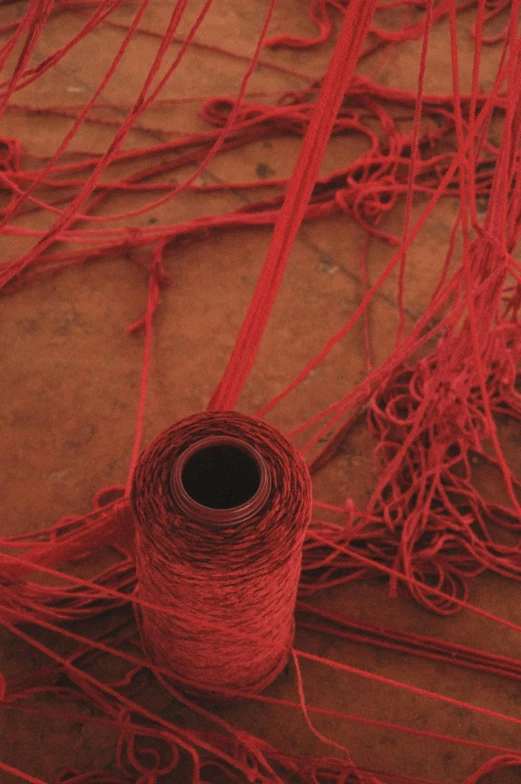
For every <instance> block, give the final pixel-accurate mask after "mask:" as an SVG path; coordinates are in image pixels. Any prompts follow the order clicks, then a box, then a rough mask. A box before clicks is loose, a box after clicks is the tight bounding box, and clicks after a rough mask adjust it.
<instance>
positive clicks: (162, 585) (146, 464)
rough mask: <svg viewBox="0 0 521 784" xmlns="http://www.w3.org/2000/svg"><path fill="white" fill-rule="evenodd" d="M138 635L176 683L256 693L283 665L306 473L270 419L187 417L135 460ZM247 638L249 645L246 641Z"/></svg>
mask: <svg viewBox="0 0 521 784" xmlns="http://www.w3.org/2000/svg"><path fill="white" fill-rule="evenodd" d="M131 503H132V508H133V512H134V519H135V526H136V570H137V576H138V585H139V597H140V598H141V599H143V600H145V601H146V602H147V603H151V604H154V605H160V606H161V607H165V608H166V609H167V612H163V611H161V610H159V609H158V610H156V609H151V608H148V607H144V606H141V607H139V608H138V610H137V613H138V622H139V626H140V631H141V636H142V641H143V645H144V647H145V649H146V650H147V653H148V655H149V657H150V659H151V661H152V662H153V663H155V664H156V665H157V666H160V667H162V668H163V667H164V668H166V669H168V670H169V671H170V672H171V673H172V677H173V678H174V679H175V681H176V683H177V684H178V685H179V686H181V687H182V688H184V689H185V690H187V691H189V692H191V693H195V694H198V695H201V696H207V697H212V698H215V697H217V698H222V697H229V696H231V695H232V694H233V692H235V691H249V692H258V691H261V690H262V689H264V688H265V687H266V686H267V685H268V684H269V683H271V681H272V680H273V679H274V678H276V677H277V675H278V674H279V673H280V672H281V670H282V669H283V668H284V666H285V664H286V661H287V657H288V651H289V648H290V647H291V644H292V641H293V635H294V629H295V623H294V610H295V603H296V597H297V588H298V582H299V577H300V570H301V560H302V547H303V543H304V538H305V535H306V531H307V527H308V524H309V520H310V516H311V479H310V476H309V472H308V469H307V467H306V464H305V462H304V460H303V459H302V457H301V455H300V454H299V452H298V451H297V449H296V448H295V447H294V446H293V444H292V443H291V442H289V441H288V440H287V439H286V438H285V436H283V435H282V434H281V433H280V432H279V431H278V430H276V429H275V428H274V427H272V426H271V425H268V424H267V423H265V422H262V421H260V420H258V419H253V418H252V417H249V416H246V415H244V414H239V413H237V412H209V413H204V414H199V415H196V416H191V417H188V418H187V419H184V420H182V421H180V422H178V423H177V424H175V425H173V426H172V427H170V428H169V429H167V430H165V431H164V432H163V433H161V434H160V435H159V436H158V437H157V438H156V439H155V440H154V441H153V442H152V444H151V445H150V446H149V447H148V448H147V449H146V450H145V452H144V453H143V454H142V456H141V458H140V460H139V463H138V465H137V467H136V470H135V473H134V477H133V482H132V489H131ZM257 641H258V642H257Z"/></svg>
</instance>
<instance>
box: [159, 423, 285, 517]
mask: <svg viewBox="0 0 521 784" xmlns="http://www.w3.org/2000/svg"><path fill="white" fill-rule="evenodd" d="M171 489H172V494H173V496H174V499H175V500H176V502H177V503H178V504H179V506H180V507H181V509H182V510H183V511H184V512H185V514H187V515H188V516H192V517H195V518H196V519H199V520H209V521H211V520H213V521H229V522H233V521H239V520H243V519H246V518H248V517H251V516H252V515H254V514H256V513H257V512H258V511H259V510H260V509H261V507H262V506H263V505H264V503H265V502H266V500H267V498H268V495H269V491H270V480H269V474H268V471H267V468H266V464H265V462H264V460H263V458H262V457H261V456H260V455H259V453H258V452H257V451H256V450H255V449H253V447H251V446H250V445H249V444H247V443H246V442H243V441H241V440H240V439H236V438H230V437H227V436H213V437H210V438H206V439H203V440H201V441H199V442H197V443H196V444H193V445H192V446H191V447H189V448H188V449H187V450H186V452H184V453H183V454H182V455H181V456H180V458H179V459H178V461H177V463H176V465H175V466H174V469H173V471H172V479H171Z"/></svg>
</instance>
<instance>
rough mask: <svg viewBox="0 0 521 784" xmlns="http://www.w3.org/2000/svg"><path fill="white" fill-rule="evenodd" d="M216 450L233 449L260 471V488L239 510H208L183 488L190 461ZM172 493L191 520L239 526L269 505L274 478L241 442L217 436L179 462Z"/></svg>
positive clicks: (193, 448) (195, 446)
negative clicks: (204, 452) (245, 456)
mask: <svg viewBox="0 0 521 784" xmlns="http://www.w3.org/2000/svg"><path fill="white" fill-rule="evenodd" d="M216 446H229V447H234V448H235V449H237V450H239V451H240V452H243V453H244V454H246V455H248V457H250V458H251V459H252V460H253V462H254V463H255V465H256V467H257V469H258V472H259V486H258V488H257V490H256V491H255V493H254V494H253V495H252V496H251V497H250V498H248V500H247V501H245V502H244V503H242V504H240V505H239V506H233V507H229V508H225V509H222V508H221V509H216V508H214V507H210V506H205V505H204V504H201V503H199V502H198V501H196V500H195V499H194V498H192V496H191V495H189V493H188V492H187V491H186V489H185V487H184V484H183V471H184V469H185V466H186V464H187V463H188V461H189V460H190V459H191V458H192V457H194V455H196V454H197V453H198V452H201V451H203V450H205V449H208V448H209V447H216ZM170 490H171V493H172V497H173V500H174V501H175V503H176V504H177V505H178V506H179V508H180V509H181V511H182V512H184V513H185V514H186V515H187V516H188V517H189V518H190V519H195V520H198V521H200V522H216V523H240V522H243V521H244V520H248V519H250V518H251V517H253V516H254V515H256V514H257V513H258V512H260V511H261V509H262V508H263V506H264V505H265V504H266V501H267V500H268V498H269V495H270V491H271V477H270V474H269V471H268V466H267V464H266V461H265V460H264V458H263V457H262V455H260V454H259V452H258V451H257V450H256V449H254V448H253V447H252V446H250V444H248V443H247V442H246V441H243V440H242V439H240V438H235V437H232V436H221V435H216V436H209V437H207V438H203V439H201V440H200V441H196V442H195V443H194V444H192V445H191V446H189V447H188V448H187V449H185V451H184V452H183V453H182V454H181V455H180V456H179V457H178V458H177V460H176V461H175V463H174V465H173V467H172V471H171V474H170Z"/></svg>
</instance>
